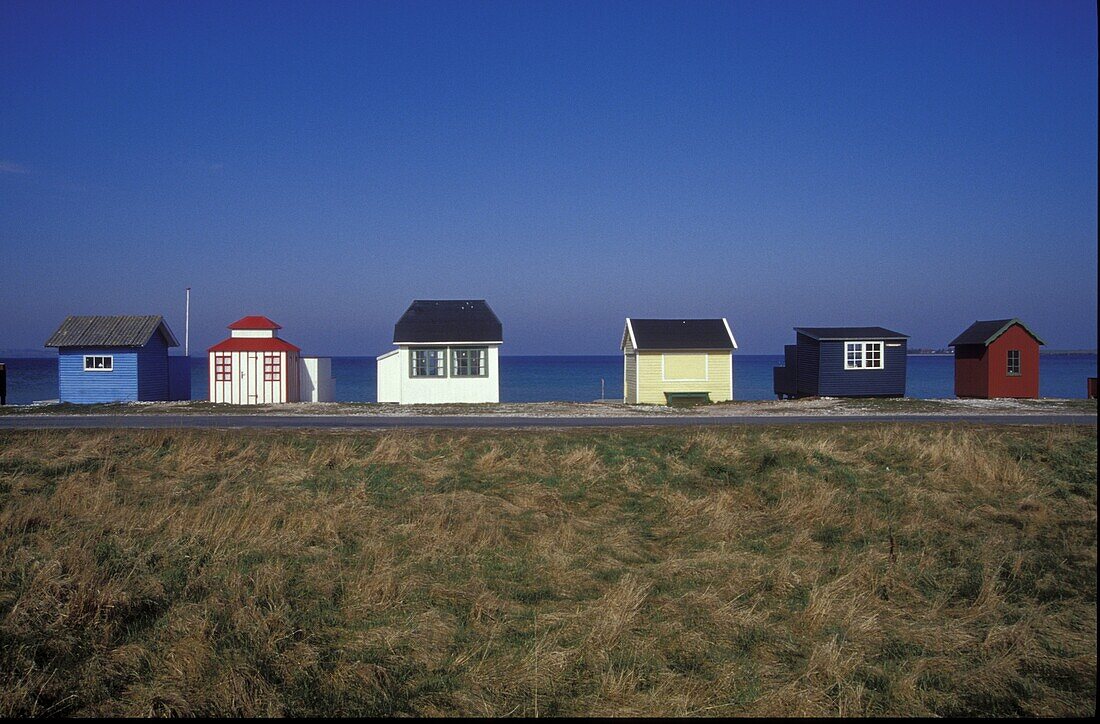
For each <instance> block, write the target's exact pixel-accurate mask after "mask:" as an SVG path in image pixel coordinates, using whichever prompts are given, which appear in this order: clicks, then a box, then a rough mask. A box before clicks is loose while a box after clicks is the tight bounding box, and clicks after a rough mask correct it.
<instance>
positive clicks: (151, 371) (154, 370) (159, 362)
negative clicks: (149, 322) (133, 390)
mask: <svg viewBox="0 0 1100 724" xmlns="http://www.w3.org/2000/svg"><path fill="white" fill-rule="evenodd" d="M137 379H138V396H137V398H138V399H139V400H167V399H168V345H167V344H165V342H164V338H163V337H161V336H160V335H159V334H154V335H153V338H152V339H150V340H149V342H148V343H147V344H146V345H145V346H144V347H142V348H141V349H140V350H138V378H137Z"/></svg>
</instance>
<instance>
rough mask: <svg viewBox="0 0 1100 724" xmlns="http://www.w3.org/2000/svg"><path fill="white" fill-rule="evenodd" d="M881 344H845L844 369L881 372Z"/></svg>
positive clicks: (882, 365)
mask: <svg viewBox="0 0 1100 724" xmlns="http://www.w3.org/2000/svg"><path fill="white" fill-rule="evenodd" d="M883 367H884V364H883V359H882V342H845V343H844V369H846V370H881V369H882V368H883Z"/></svg>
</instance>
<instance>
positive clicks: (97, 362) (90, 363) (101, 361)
mask: <svg viewBox="0 0 1100 724" xmlns="http://www.w3.org/2000/svg"><path fill="white" fill-rule="evenodd" d="M114 368H115V358H114V357H112V356H111V355H109V354H108V355H91V354H86V355H84V371H85V372H110V371H111V370H113V369H114Z"/></svg>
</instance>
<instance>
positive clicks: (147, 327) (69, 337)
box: [45, 314, 180, 347]
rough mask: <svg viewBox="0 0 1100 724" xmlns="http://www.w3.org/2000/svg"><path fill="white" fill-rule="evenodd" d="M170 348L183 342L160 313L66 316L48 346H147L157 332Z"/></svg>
mask: <svg viewBox="0 0 1100 724" xmlns="http://www.w3.org/2000/svg"><path fill="white" fill-rule="evenodd" d="M158 332H159V333H160V335H161V336H162V337H163V338H164V341H165V343H166V344H167V345H168V346H169V347H179V346H180V343H179V341H178V340H177V339H176V337H175V335H173V334H172V330H170V329H169V328H168V325H167V324H166V323H165V321H164V317H162V316H160V315H159V314H150V315H145V316H134V315H119V316H86V317H80V316H71V317H66V318H65V321H64V322H62V323H61V326H60V327H58V328H57V331H56V332H54V333H53V334H52V335H51V336H50V338H49V339H48V340H46V345H45V346H47V347H144V346H145V345H146V344H148V342H149V340H150V339H152V338H153V335H154V334H156V333H158Z"/></svg>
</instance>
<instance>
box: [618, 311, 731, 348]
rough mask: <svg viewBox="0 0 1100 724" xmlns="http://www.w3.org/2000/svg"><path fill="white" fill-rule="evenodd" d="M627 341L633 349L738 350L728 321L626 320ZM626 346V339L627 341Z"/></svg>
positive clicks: (719, 319) (628, 318)
mask: <svg viewBox="0 0 1100 724" xmlns="http://www.w3.org/2000/svg"><path fill="white" fill-rule="evenodd" d="M625 336H626V337H629V338H630V340H631V343H632V344H633V346H634V349H639V350H658V349H737V341H736V340H734V338H733V333H732V332H730V326H729V323H728V322H727V321H726V320H725V318H718V319H633V318H630V317H627V319H626V335H625ZM624 342H625V339H624Z"/></svg>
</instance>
